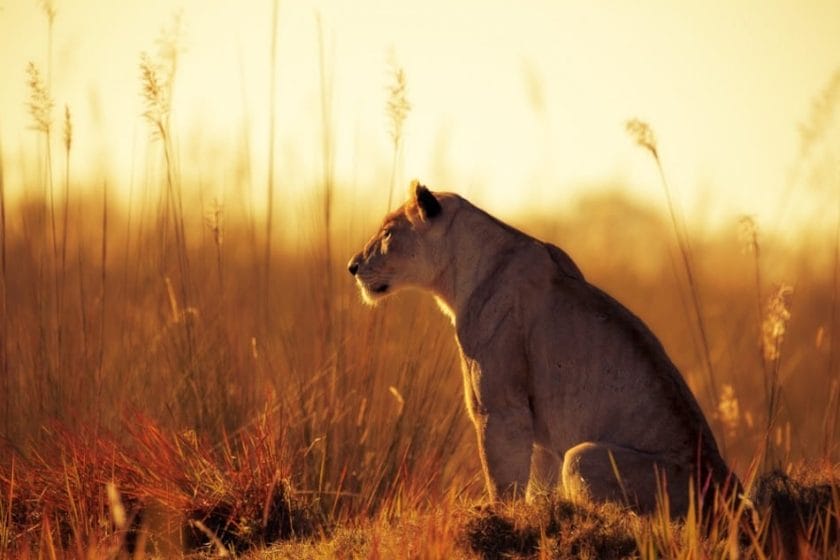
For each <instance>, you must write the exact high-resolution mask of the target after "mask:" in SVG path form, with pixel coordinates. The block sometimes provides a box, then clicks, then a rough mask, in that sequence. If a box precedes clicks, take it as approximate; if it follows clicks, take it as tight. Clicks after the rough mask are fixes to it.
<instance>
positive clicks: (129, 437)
mask: <svg viewBox="0 0 840 560" xmlns="http://www.w3.org/2000/svg"><path fill="white" fill-rule="evenodd" d="M45 6H47V8H45V9H47V16H48V18H49V21H50V25H52V19H53V18H54V15H55V14H54V13H53V14H52V15H50V12H49V9H48V4H45ZM164 44H165V43H164ZM162 52H163V54H162V55H161V56H146V55H144V56H142V57H141V58H140V72H139V81H138V90H139V91H140V92H141V93H142V96H143V99H144V101H145V114H144V117H145V120H146V122H147V124H148V125H149V131H150V135H149V146H150V152H151V153H153V154H154V162H155V165H152V166H150V168H149V170H148V171H147V174H146V177H145V179H144V182H143V184H142V186H141V187H140V188H141V190H142V193H141V194H140V195H139V196H136V197H134V198H132V203H131V204H123V203H119V202H116V200H117V199H118V198H119V197H117V196H115V190H116V189H118V188H120V187H119V186H117V185H115V184H114V182H103V183H101V184H80V183H79V182H78V181H77V180H76V179H75V177H74V168H73V163H74V160H73V155H74V152H73V147H74V142H76V141H77V140H76V139H75V138H74V136H73V117H72V115H73V113H72V108H71V107H61V110H60V111H59V110H57V109H56V107H55V104H56V103H55V99H56V98H58V97H60V92H53V91H50V88H49V86H48V82H47V80H45V77H44V72H43V70H42V69H41V68H40V67H39V66H37V65H35V64H32V65H30V66H29V68H28V69H27V72H26V74H25V76H24V75H22V76H21V79H26V80H27V81H28V84H29V89H30V93H31V97H30V99H29V100H28V108H29V111H30V113H31V117H32V125H33V129H34V130H33V131H32V134H33V135H34V136H35V137H36V138H37V139H38V142H39V145H40V149H39V151H38V156H37V159H36V163H37V165H32V166H31V170H35V171H34V172H31V173H29V174H28V175H27V178H26V182H25V184H24V185H21V188H22V194H21V195H20V196H16V197H10V195H9V191H8V190H9V188H10V186H9V185H6V184H5V183H4V173H3V168H2V165H4V164H5V165H10V164H9V162H6V161H3V160H2V159H0V437H2V440H0V444H2V447H0V449H2V452H0V558H18V557H23V558H28V557H37V558H75V557H88V558H93V557H96V558H98V557H103V558H120V557H143V556H146V555H148V556H153V557H162V558H168V557H177V556H181V555H197V556H201V555H237V556H243V557H248V558H287V557H291V558H309V557H315V558H332V557H344V558H351V557H370V558H392V557H421V558H422V557H435V558H451V557H468V558H469V557H484V558H500V557H540V558H576V557H589V558H625V557H644V558H654V557H686V558H689V557H691V558H695V557H705V556H711V557H727V558H737V557H741V556H743V557H748V558H752V557H756V558H765V557H778V556H791V557H794V556H801V557H820V556H830V555H837V554H838V553H840V546H838V544H837V536H838V529H840V525H838V523H839V522H840V493H838V486H837V485H836V480H837V472H836V466H835V465H836V464H837V462H838V459H840V448H838V443H840V434H838V425H839V424H840V377H838V359H840V355H838V354H839V353H840V332H838V321H837V319H838V310H837V307H838V301H837V299H838V297H837V296H838V290H840V284H838V282H840V280H838V277H837V270H838V265H837V262H838V261H837V255H838V238H835V237H834V235H833V233H832V234H827V233H826V232H824V231H821V230H814V231H804V232H802V233H801V234H800V235H799V237H798V238H797V239H796V241H795V242H794V241H793V240H792V239H791V238H789V237H788V236H784V235H782V234H781V233H779V232H776V231H767V232H765V231H764V230H763V229H762V228H761V224H756V223H755V221H754V220H752V219H750V218H743V219H742V220H740V222H738V223H732V224H731V227H723V228H717V229H714V230H709V229H703V228H702V227H688V226H687V225H686V220H685V218H684V216H683V215H682V213H681V211H680V209H679V206H678V205H677V204H675V203H673V202H672V200H671V196H672V187H671V186H670V185H669V184H668V182H667V176H666V175H665V174H664V173H663V174H662V186H663V193H664V194H663V202H662V205H661V206H660V207H655V208H652V207H650V206H648V205H647V203H642V202H639V201H638V200H635V199H633V198H632V197H629V196H628V195H627V194H626V193H623V192H622V191H620V190H619V189H618V188H616V189H614V190H611V189H605V188H598V189H593V190H592V194H589V195H584V196H581V197H580V198H578V199H576V200H574V201H570V203H569V205H568V206H567V207H565V208H562V209H557V210H556V211H550V212H546V213H544V214H542V215H531V216H507V215H505V214H504V212H503V210H501V209H494V208H488V210H490V211H492V212H493V213H494V214H496V215H498V216H499V217H501V218H503V219H505V220H508V221H511V222H512V223H514V224H515V225H517V226H518V227H520V228H522V229H524V230H525V231H527V232H529V233H532V234H534V235H536V236H538V237H541V238H544V239H547V240H550V241H552V242H554V243H556V244H558V245H560V246H561V247H563V248H565V249H566V250H568V252H569V253H570V254H571V255H572V256H573V258H575V260H576V261H577V262H578V264H579V265H580V266H581V268H582V270H583V271H584V273H585V274H586V275H587V277H588V278H589V279H590V280H591V281H593V282H594V283H596V284H598V285H599V286H601V287H603V288H604V289H606V290H607V291H609V292H610V293H612V294H613V295H615V296H616V297H617V298H618V299H619V300H621V301H623V302H625V303H626V305H627V306H628V307H630V308H631V309H632V310H634V311H635V312H637V313H638V314H639V315H640V316H641V317H642V318H643V319H644V320H645V321H646V322H647V323H648V324H649V325H650V326H651V327H652V329H653V330H654V332H656V333H657V334H658V335H659V336H660V338H661V340H662V341H663V343H664V345H665V347H666V348H667V349H668V350H669V352H670V354H671V356H672V358H673V359H674V361H675V362H676V363H677V364H678V366H679V367H680V369H681V371H682V372H683V374H684V375H685V377H686V379H687V380H688V382H689V385H690V386H691V388H692V390H693V391H694V393H695V395H696V396H697V397H698V400H699V401H700V403H701V405H702V407H703V409H704V411H705V412H706V414H707V416H708V417H709V419H710V422H711V424H712V426H713V428H714V430H715V433H716V435H717V437H718V441H719V444H720V446H721V447H722V450H723V452H724V455H725V457H726V458H727V460H728V462H729V463H730V465H732V466H733V468H734V469H735V471H736V472H737V473H738V474H739V476H740V477H741V479H742V480H743V481H744V483H745V487H746V493H747V495H748V496H749V497H750V500H749V501H743V502H742V501H738V502H737V503H730V502H725V503H724V502H722V501H721V502H715V503H701V504H696V507H695V509H694V510H692V512H691V513H690V514H689V516H688V518H687V519H686V520H684V521H681V522H672V521H671V520H669V519H668V515H667V508H666V505H665V503H664V502H663V510H662V511H661V512H660V514H658V515H656V516H654V517H652V518H639V517H637V516H635V515H633V514H631V513H629V512H628V511H627V510H624V509H622V508H621V507H620V506H619V505H608V506H603V507H594V506H587V505H580V504H578V505H575V504H571V503H569V502H566V501H564V500H563V499H562V497H559V496H558V497H556V498H554V499H552V500H551V501H549V502H545V503H539V504H532V505H526V504H524V503H514V504H510V505H508V506H495V507H488V506H487V505H486V504H483V502H482V496H483V481H482V479H481V475H480V467H479V465H478V461H477V455H476V450H475V444H474V436H473V434H472V431H471V430H472V429H471V426H470V425H469V422H468V420H467V419H466V415H465V412H464V410H463V408H464V407H463V403H462V398H463V396H462V387H461V383H462V381H461V377H460V373H459V366H458V362H457V354H456V348H455V344H454V340H453V336H452V329H451V325H449V323H448V321H447V320H446V319H445V318H444V317H443V316H442V315H441V313H440V312H439V311H438V309H437V308H436V306H435V304H434V302H433V301H432V300H431V299H430V298H428V297H426V296H423V295H421V294H414V293H405V294H402V295H400V296H399V297H396V298H392V299H390V300H388V301H387V302H385V303H383V304H381V305H380V306H379V307H378V308H376V309H371V308H368V307H365V306H364V305H362V304H361V302H360V301H359V297H358V294H357V293H356V289H355V286H354V285H353V282H352V280H351V278H350V277H349V275H348V274H347V272H346V270H345V263H346V261H347V259H348V258H349V256H350V255H352V254H353V253H354V252H355V251H357V250H358V248H359V247H360V246H361V244H362V243H363V242H364V241H365V240H366V238H367V237H368V235H369V234H370V233H371V232H372V231H373V229H374V228H375V227H376V225H377V222H378V220H379V218H380V217H381V215H382V214H383V213H384V211H385V210H386V208H387V207H389V206H392V205H396V204H398V200H399V198H400V197H399V196H398V195H394V198H393V200H392V198H391V197H392V193H394V192H396V193H399V192H400V187H397V188H396V189H395V188H394V183H396V182H397V181H396V176H397V175H398V174H397V173H396V167H397V165H396V161H397V154H398V153H399V150H400V149H401V128H402V123H403V121H404V119H406V118H407V116H408V115H409V112H410V104H409V102H408V99H407V97H406V91H407V86H406V80H407V77H406V75H405V74H404V73H403V71H402V70H401V69H399V68H398V67H395V68H394V71H393V73H392V85H391V99H390V102H389V106H388V107H387V114H388V115H389V116H390V123H391V128H390V130H389V132H390V133H391V138H392V140H393V149H394V164H393V165H392V168H391V173H390V178H389V177H388V176H387V174H386V176H383V189H382V198H381V200H378V201H369V202H367V203H365V204H364V205H360V204H358V202H357V201H354V200H353V189H352V185H341V184H338V183H337V181H336V180H335V179H334V178H333V173H332V171H331V168H330V163H329V162H330V158H329V153H328V152H329V146H330V143H329V135H330V128H329V122H328V119H327V118H326V116H324V121H325V122H324V126H323V130H324V132H323V134H324V146H325V150H324V158H323V159H324V170H323V174H322V177H323V178H322V180H321V181H320V182H319V183H318V184H313V185H311V191H312V193H313V194H312V199H311V201H310V203H309V204H308V206H307V209H306V210H301V214H302V215H303V216H305V219H301V223H303V226H298V227H304V228H305V231H306V232H307V233H306V235H305V236H303V237H304V238H305V239H306V240H305V241H300V238H301V236H298V237H297V239H298V241H295V242H290V241H289V239H290V236H288V235H287V234H288V233H289V232H288V231H287V228H288V227H290V226H288V224H285V223H284V222H283V221H281V220H280V219H279V218H278V215H276V214H274V213H273V210H272V209H273V208H275V207H276V206H277V205H278V203H279V201H280V200H281V199H282V196H283V193H282V188H281V187H280V186H279V185H275V184H274V182H273V179H272V178H270V179H269V183H268V185H265V186H264V187H265V188H264V189H263V186H258V188H259V189H260V192H262V193H263V194H262V195H260V196H264V197H265V198H264V199H260V200H259V201H258V202H257V204H267V205H268V206H267V208H268V210H267V211H266V212H265V213H264V214H263V213H258V212H255V211H254V204H255V202H254V199H255V197H254V196H252V194H251V192H250V189H251V184H250V179H249V177H248V176H247V173H246V171H244V170H243V169H245V167H243V166H239V165H238V160H237V158H241V157H242V154H235V153H234V154H231V156H230V157H231V162H230V166H231V168H236V169H240V170H241V173H240V174H239V175H237V176H236V179H235V181H234V184H233V185H227V186H226V188H225V189H224V190H225V192H226V193H229V194H228V195H227V196H226V198H225V199H224V200H223V201H217V200H212V197H210V196H208V195H207V194H206V193H207V192H216V190H215V189H212V188H210V187H208V185H206V184H198V183H193V182H190V181H188V180H186V179H185V178H184V177H185V175H186V174H185V173H184V170H183V166H182V164H181V163H180V162H179V159H178V156H177V154H178V153H179V150H178V149H177V145H176V140H175V139H174V138H175V135H174V134H173V131H172V130H171V126H170V120H169V114H170V109H171V107H170V103H171V98H170V94H171V87H172V84H173V83H174V80H175V77H176V76H175V69H176V64H175V57H176V56H177V50H175V49H169V50H167V49H163V51H162ZM838 84H840V79H835V80H834V82H832V85H830V87H829V88H828V89H827V91H826V94H825V95H824V96H823V98H822V103H823V105H821V107H823V108H824V107H832V106H834V105H836V104H837V100H838V99H840V95H838V91H840V86H838ZM325 87H326V86H325ZM56 115H58V117H57V116H56ZM821 122H824V121H820V120H819V119H818V120H817V124H820V123H821ZM629 131H630V133H631V140H634V141H636V142H637V143H639V145H640V148H641V149H640V152H639V157H640V158H644V157H647V158H650V160H651V165H653V166H660V165H661V163H662V162H661V161H660V154H659V151H658V146H657V144H656V140H655V138H654V137H653V132H652V130H651V129H650V128H649V127H648V126H647V125H645V124H644V123H640V122H638V121H633V122H632V123H631V125H629ZM272 134H273V132H272ZM810 141H811V142H813V143H816V144H819V143H820V142H821V139H820V130H819V129H816V131H815V137H814V138H811V139H810ZM182 142H189V140H188V139H187V140H182ZM267 165H269V167H271V166H273V165H274V164H273V163H272V162H268V163H267ZM803 165H821V164H820V163H819V162H818V161H817V162H816V163H815V162H807V163H806V164H803ZM660 169H661V168H660ZM828 175H830V174H828ZM269 177H272V175H271V174H269ZM115 181H116V182H120V181H123V179H122V178H117V179H116V180H115ZM430 187H432V188H452V189H453V190H457V185H430ZM830 188H833V189H835V190H836V184H834V185H833V186H830ZM351 208H352V209H353V210H348V209H351ZM745 519H748V520H749V521H745Z"/></svg>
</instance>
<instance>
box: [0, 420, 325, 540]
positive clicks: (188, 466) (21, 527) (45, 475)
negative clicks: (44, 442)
mask: <svg viewBox="0 0 840 560" xmlns="http://www.w3.org/2000/svg"><path fill="white" fill-rule="evenodd" d="M268 426H269V424H268V423H265V422H263V423H260V424H258V425H256V426H254V427H252V428H250V429H249V430H247V431H245V432H243V433H240V434H239V435H237V436H236V437H235V438H232V439H231V440H227V439H226V440H225V442H224V444H223V445H222V446H221V447H217V448H213V447H210V446H208V445H207V442H204V441H201V439H200V438H198V437H197V436H196V435H195V434H194V433H191V432H186V433H180V434H178V433H171V432H167V431H164V430H162V429H161V428H159V427H158V426H157V425H155V424H154V423H153V422H152V421H150V420H148V419H144V418H135V419H133V421H132V423H131V425H130V426H128V427H127V428H126V433H124V434H122V435H121V436H117V435H115V434H110V433H105V432H103V431H101V430H84V431H78V430H77V431H74V432H69V431H64V430H61V429H54V430H52V432H51V434H50V435H51V436H52V441H53V442H54V443H53V445H52V446H51V447H50V448H49V449H41V450H40V451H37V452H36V451H34V450H33V451H32V452H31V453H30V454H29V456H28V458H26V459H22V458H17V455H15V461H14V462H13V463H10V464H9V465H3V466H0V495H2V496H3V497H4V498H3V501H4V505H5V506H6V507H5V508H0V513H3V509H6V508H8V509H9V511H8V512H7V514H6V515H5V516H3V515H0V519H2V521H0V527H2V528H3V529H4V530H5V531H7V532H9V533H10V534H11V535H12V536H11V538H10V539H9V549H10V550H12V551H15V550H17V551H25V550H28V548H29V547H30V546H31V544H32V543H31V542H30V538H31V535H32V534H38V533H39V532H40V533H44V532H45V531H46V532H47V533H48V535H47V538H48V539H50V540H51V541H54V542H55V543H57V544H58V545H59V546H60V547H61V548H63V549H66V550H76V551H79V552H81V551H83V550H87V551H88V552H95V553H96V554H105V555H107V554H109V553H113V552H116V551H119V550H124V551H127V552H133V551H134V550H135V548H137V547H138V546H139V545H138V542H144V543H145V542H146V541H147V540H151V545H152V546H153V548H156V549H158V550H161V549H164V550H176V551H183V550H200V549H208V548H213V547H216V546H220V547H222V548H223V549H224V550H240V551H241V550H244V549H248V548H251V547H254V546H265V545H267V544H271V543H273V542H276V541H278V540H283V539H292V538H301V537H305V536H309V535H311V534H313V533H314V532H315V531H316V530H318V527H319V517H318V516H317V515H316V513H315V510H314V509H313V508H312V507H311V506H310V504H309V501H308V500H307V499H305V497H302V496H301V495H299V494H297V493H296V492H295V490H294V489H293V487H292V484H291V481H290V479H289V472H288V463H287V462H286V457H285V451H284V449H283V445H284V443H283V440H282V438H280V437H278V436H277V434H275V433H274V432H272V431H271V430H270V429H269V427H268ZM143 546H144V547H145V545H143Z"/></svg>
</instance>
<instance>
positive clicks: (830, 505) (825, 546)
mask: <svg viewBox="0 0 840 560" xmlns="http://www.w3.org/2000/svg"><path fill="white" fill-rule="evenodd" d="M838 500H840V477H838V476H837V473H836V472H834V470H833V469H824V468H822V469H821V468H802V467H800V468H798V469H796V470H795V472H794V473H793V474H789V473H786V472H784V471H782V470H780V469H775V470H773V471H771V472H769V473H766V474H765V475H763V476H761V477H760V478H759V479H758V480H757V481H756V484H755V487H754V490H753V501H754V503H755V505H756V508H757V509H758V511H760V512H764V513H765V515H768V516H769V518H770V523H769V533H770V534H769V539H770V545H771V548H772V549H774V550H777V551H783V552H784V554H785V555H787V556H788V557H793V556H796V557H808V556H809V555H810V553H812V552H813V553H817V554H820V555H821V556H823V557H825V555H826V554H827V553H828V552H829V551H830V552H831V553H832V556H836V555H838V554H840V541H838V536H840V509H838V506H840V501H838ZM815 543H816V546H815Z"/></svg>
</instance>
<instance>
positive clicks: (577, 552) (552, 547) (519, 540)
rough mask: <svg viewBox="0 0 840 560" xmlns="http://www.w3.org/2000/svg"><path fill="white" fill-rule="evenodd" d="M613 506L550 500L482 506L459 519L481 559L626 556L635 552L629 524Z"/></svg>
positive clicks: (465, 537) (629, 519)
mask: <svg viewBox="0 0 840 560" xmlns="http://www.w3.org/2000/svg"><path fill="white" fill-rule="evenodd" d="M636 520H637V518H636V517H635V516H634V515H633V514H631V513H629V512H627V511H626V510H624V509H622V508H619V507H617V506H611V505H608V506H601V507H598V506H593V505H577V504H573V503H571V502H567V501H563V500H556V501H552V502H551V503H544V504H541V505H538V506H523V505H520V506H518V507H517V508H515V509H513V508H512V509H510V510H509V511H505V512H500V511H496V510H493V509H486V510H482V511H479V512H478V513H476V514H474V516H472V517H471V518H470V519H469V520H468V521H467V522H466V524H465V526H464V530H463V541H464V542H463V544H464V545H465V546H466V547H467V548H469V549H470V550H471V551H472V552H474V553H476V554H477V555H478V556H479V557H481V558H486V559H492V558H509V557H512V556H514V557H516V556H523V557H530V556H535V555H536V554H537V553H540V552H542V553H547V554H548V555H549V556H550V557H551V558H605V559H621V558H632V557H635V556H637V555H638V549H637V547H636V539H635V537H634V533H633V530H632V523H634V522H635V521H636Z"/></svg>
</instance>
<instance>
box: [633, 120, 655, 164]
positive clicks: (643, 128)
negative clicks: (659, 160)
mask: <svg viewBox="0 0 840 560" xmlns="http://www.w3.org/2000/svg"><path fill="white" fill-rule="evenodd" d="M625 126H626V128H627V133H628V134H629V135H630V136H631V138H633V140H634V141H635V142H636V144H638V145H639V146H641V147H642V148H645V149H646V150H649V151H650V153H651V154H653V156H654V157H659V152H658V150H657V148H656V135H655V134H654V133H653V129H652V128H651V127H650V125H649V124H648V123H646V122H644V121H641V120H639V119H630V120H629V121H627V124H626V125H625Z"/></svg>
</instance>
